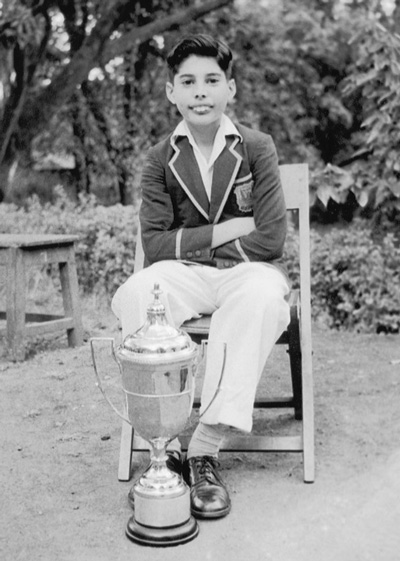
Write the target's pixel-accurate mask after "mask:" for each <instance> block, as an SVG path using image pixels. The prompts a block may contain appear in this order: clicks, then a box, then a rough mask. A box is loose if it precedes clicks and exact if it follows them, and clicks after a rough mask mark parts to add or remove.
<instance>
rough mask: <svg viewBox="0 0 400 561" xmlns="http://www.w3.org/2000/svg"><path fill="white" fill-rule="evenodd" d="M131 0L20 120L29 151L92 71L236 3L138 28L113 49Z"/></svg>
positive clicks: (199, 8) (101, 24)
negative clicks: (113, 36)
mask: <svg viewBox="0 0 400 561" xmlns="http://www.w3.org/2000/svg"><path fill="white" fill-rule="evenodd" d="M129 2H130V0H118V1H117V2H116V3H115V4H114V5H113V6H112V8H111V9H110V10H109V11H108V12H107V13H105V14H104V15H103V16H102V17H101V18H100V20H99V21H98V23H97V25H96V26H95V27H94V29H93V31H92V33H91V34H90V36H89V37H88V38H87V39H86V40H85V42H84V43H83V45H82V47H81V48H80V49H79V50H78V51H77V52H76V53H75V55H74V56H73V57H72V59H71V61H70V63H69V64H68V65H67V66H65V67H64V68H63V69H62V71H61V72H60V73H59V74H58V75H57V76H56V77H55V78H54V80H53V81H52V83H51V84H50V85H49V86H47V88H45V89H44V90H43V91H42V92H41V93H40V94H39V95H38V96H37V97H36V99H35V100H33V102H32V103H30V104H29V106H26V107H25V108H24V111H23V113H22V115H21V118H20V120H19V137H20V139H21V141H22V142H23V143H24V146H25V148H27V147H28V146H29V144H30V142H31V141H32V140H33V138H34V137H35V136H36V135H37V134H38V133H39V132H41V131H42V130H43V129H44V128H45V127H46V124H47V123H48V121H49V119H51V117H52V116H53V115H54V114H55V113H56V112H57V110H58V109H59V108H60V107H62V106H63V105H64V104H65V103H66V102H67V101H68V99H69V98H70V97H71V95H72V94H73V93H74V91H75V89H76V88H77V87H78V86H79V85H80V84H81V83H82V82H83V81H84V80H85V79H86V78H87V76H88V74H89V72H90V70H92V68H95V67H96V66H98V65H99V64H100V61H102V62H103V63H104V61H105V60H110V59H111V58H113V57H114V56H116V54H121V53H123V52H124V51H126V50H128V49H130V48H132V45H133V44H134V42H136V43H140V42H143V41H146V40H148V39H150V38H152V37H153V36H154V35H155V34H157V33H162V32H164V31H167V30H169V29H171V28H173V27H177V26H180V25H182V24H183V23H185V22H187V21H192V20H195V19H198V18H200V17H201V16H203V15H205V14H207V13H208V12H211V11H213V10H216V9H217V8H220V7H222V6H225V5H227V4H229V3H231V2H233V0H208V1H206V2H202V3H198V4H195V5H194V6H192V7H190V8H187V9H185V10H181V11H179V12H177V13H175V14H172V15H170V16H167V17H165V18H161V19H159V20H156V21H154V22H151V23H149V24H147V25H143V26H141V27H137V28H135V29H133V30H132V31H130V32H129V33H128V34H126V35H124V36H123V37H121V38H120V39H117V40H115V42H113V43H112V44H110V46H108V45H107V41H108V39H109V37H110V35H111V33H112V32H113V31H114V30H115V29H116V27H117V26H118V25H119V24H120V23H121V16H122V14H123V13H124V12H125V10H126V9H127V6H128V4H129Z"/></svg>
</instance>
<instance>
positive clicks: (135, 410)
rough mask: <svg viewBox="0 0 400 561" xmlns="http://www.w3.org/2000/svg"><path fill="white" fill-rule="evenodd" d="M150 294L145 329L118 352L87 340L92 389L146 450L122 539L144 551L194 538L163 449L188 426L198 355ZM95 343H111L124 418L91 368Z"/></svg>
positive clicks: (184, 493) (182, 490) (182, 486)
mask: <svg viewBox="0 0 400 561" xmlns="http://www.w3.org/2000/svg"><path fill="white" fill-rule="evenodd" d="M153 294H154V301H153V303H152V304H150V305H149V307H148V308H147V320H146V322H145V324H144V325H143V327H141V328H140V329H139V330H138V331H136V332H135V333H134V334H132V335H128V336H127V337H125V339H124V341H123V343H122V345H120V346H119V347H118V348H117V350H115V348H114V340H113V339H112V338H111V339H110V338H104V337H102V338H92V339H91V340H90V344H91V349H92V358H93V365H94V370H95V373H96V377H97V385H98V386H99V388H100V390H101V391H102V393H103V395H104V396H105V398H106V400H107V401H108V403H109V404H110V405H111V407H112V408H113V409H114V410H115V411H116V412H117V414H118V415H119V416H120V417H122V418H123V419H124V420H125V421H127V422H128V423H130V424H131V425H132V426H133V427H134V429H135V431H137V433H138V434H139V435H140V436H141V437H143V438H144V439H145V440H147V441H148V442H149V444H150V448H151V450H150V459H151V461H150V466H149V467H148V468H147V469H146V471H145V472H144V473H143V475H142V476H141V477H139V479H138V480H137V481H136V483H135V484H134V487H133V500H134V515H133V516H131V518H130V519H129V521H128V525H127V528H126V534H127V536H128V538H130V539H131V540H133V541H135V542H137V543H141V544H143V545H153V546H168V545H177V544H182V543H185V542H188V541H190V540H192V539H193V538H195V537H196V536H197V534H198V532H199V529H198V525H197V522H196V520H195V519H194V518H193V517H192V516H191V513H190V491H189V488H188V486H187V485H186V483H185V482H184V481H183V479H182V477H181V476H180V475H178V474H176V473H173V472H171V470H170V469H169V468H168V467H167V465H166V460H167V458H168V456H167V454H166V447H167V445H168V443H169V442H170V441H171V440H173V439H174V438H175V437H177V436H178V435H179V434H180V433H181V432H182V431H183V430H184V429H185V428H187V426H188V421H189V418H190V414H191V411H192V407H193V400H194V390H195V375H196V370H197V365H198V362H199V360H200V357H201V356H202V355H203V351H202V352H200V350H199V346H198V345H196V344H195V343H194V342H193V341H192V340H191V338H190V337H189V335H188V334H187V333H185V332H184V331H182V330H179V329H176V328H174V327H173V326H171V325H169V324H168V322H167V319H166V316H165V308H164V305H163V304H162V303H161V301H160V299H159V297H160V294H161V291H160V289H159V285H157V284H156V285H155V286H154V290H153ZM96 341H110V342H111V349H112V355H113V357H114V359H115V361H116V362H117V364H118V366H119V369H120V373H121V377H122V389H123V392H124V394H125V409H126V415H124V414H122V413H120V411H119V410H118V409H117V408H116V407H115V406H114V404H113V403H112V401H111V400H110V399H109V398H108V395H107V393H106V392H105V391H104V388H103V385H102V382H101V379H100V376H99V374H98V368H97V364H96V357H95V354H96V353H95V348H94V347H95V343H96ZM223 351H224V357H223V364H222V369H221V370H222V372H221V378H220V381H219V384H218V387H217V390H216V392H215V395H214V397H213V398H212V400H211V401H210V403H209V404H208V407H207V409H208V408H209V407H210V405H211V404H212V402H213V401H214V400H215V398H216V396H217V394H218V393H219V390H220V388H221V382H222V376H223V370H224V364H225V354H226V346H224V348H223ZM204 413H205V411H204ZM204 413H203V415H204Z"/></svg>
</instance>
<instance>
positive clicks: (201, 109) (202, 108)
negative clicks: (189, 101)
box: [191, 105, 212, 115]
mask: <svg viewBox="0 0 400 561" xmlns="http://www.w3.org/2000/svg"><path fill="white" fill-rule="evenodd" d="M191 109H192V111H194V112H195V113H198V114H199V115H201V114H203V113H208V112H209V111H211V109H212V107H211V106H210V105H194V106H193V107H192V108H191Z"/></svg>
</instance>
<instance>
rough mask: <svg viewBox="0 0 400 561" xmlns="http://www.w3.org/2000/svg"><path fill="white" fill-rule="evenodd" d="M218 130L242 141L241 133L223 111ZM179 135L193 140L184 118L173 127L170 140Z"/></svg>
mask: <svg viewBox="0 0 400 561" xmlns="http://www.w3.org/2000/svg"><path fill="white" fill-rule="evenodd" d="M219 130H220V131H221V132H222V133H223V135H224V136H237V137H239V139H240V142H243V137H242V135H241V134H240V132H239V131H238V129H237V127H236V126H235V125H234V124H233V122H232V121H231V119H230V118H229V117H228V116H227V115H225V113H224V114H223V115H222V117H221V123H220V125H219ZM180 136H186V137H187V138H189V139H190V140H192V141H193V142H194V139H193V136H192V133H191V132H190V130H189V127H188V126H187V124H186V121H185V120H182V121H181V122H180V123H179V124H178V126H177V127H176V128H175V130H174V132H173V133H172V141H175V140H176V139H177V138H178V137H180Z"/></svg>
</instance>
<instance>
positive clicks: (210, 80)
mask: <svg viewBox="0 0 400 561" xmlns="http://www.w3.org/2000/svg"><path fill="white" fill-rule="evenodd" d="M218 82H219V80H218V78H208V80H207V83H208V84H212V85H214V84H218Z"/></svg>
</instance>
